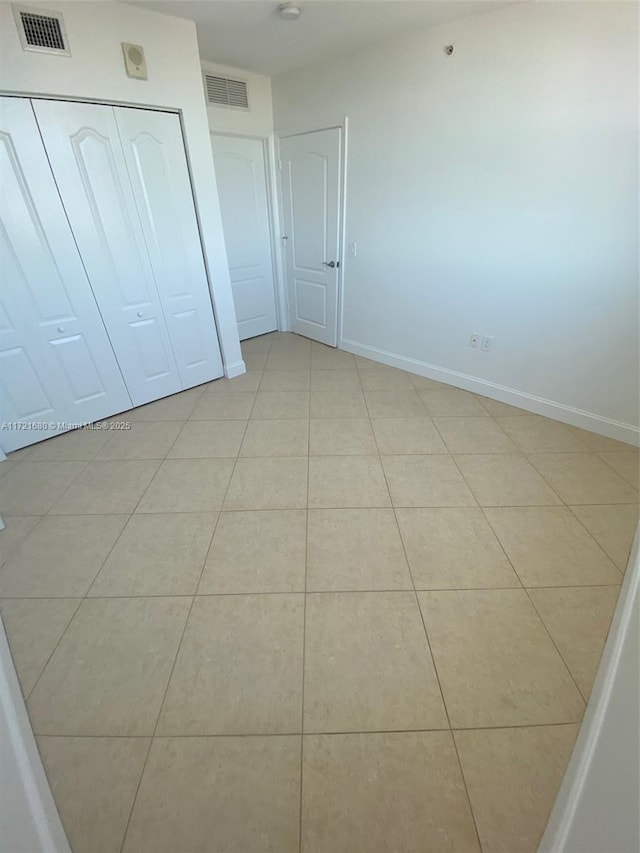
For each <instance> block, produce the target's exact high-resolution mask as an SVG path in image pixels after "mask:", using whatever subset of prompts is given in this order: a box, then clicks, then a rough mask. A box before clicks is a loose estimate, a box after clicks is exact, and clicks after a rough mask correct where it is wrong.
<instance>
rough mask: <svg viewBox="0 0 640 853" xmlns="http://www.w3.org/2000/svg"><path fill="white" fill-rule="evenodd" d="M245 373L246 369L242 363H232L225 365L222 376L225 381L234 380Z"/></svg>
mask: <svg viewBox="0 0 640 853" xmlns="http://www.w3.org/2000/svg"><path fill="white" fill-rule="evenodd" d="M246 372H247V367H246V365H245V363H244V361H234V362H233V364H225V366H224V375H225V376H226V377H227V379H235V377H236V376H242V374H243V373H246Z"/></svg>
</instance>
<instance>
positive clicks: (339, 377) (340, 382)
mask: <svg viewBox="0 0 640 853" xmlns="http://www.w3.org/2000/svg"><path fill="white" fill-rule="evenodd" d="M311 390H312V391H360V390H361V385H360V377H359V375H358V371H357V370H312V371H311Z"/></svg>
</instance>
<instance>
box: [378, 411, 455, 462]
mask: <svg viewBox="0 0 640 853" xmlns="http://www.w3.org/2000/svg"><path fill="white" fill-rule="evenodd" d="M371 423H372V425H373V431H374V433H375V436H376V441H377V443H378V448H379V450H380V453H386V454H389V455H391V454H397V453H400V454H416V453H446V452H447V448H446V446H445V443H444V441H443V440H442V438H441V437H440V434H439V432H438V430H437V429H436V428H435V426H434V424H433V421H432V420H431V418H374V419H372V421H371Z"/></svg>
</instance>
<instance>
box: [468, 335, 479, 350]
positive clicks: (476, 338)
mask: <svg viewBox="0 0 640 853" xmlns="http://www.w3.org/2000/svg"><path fill="white" fill-rule="evenodd" d="M479 344H480V335H471V337H470V338H469V346H470V347H477V346H478V345H479Z"/></svg>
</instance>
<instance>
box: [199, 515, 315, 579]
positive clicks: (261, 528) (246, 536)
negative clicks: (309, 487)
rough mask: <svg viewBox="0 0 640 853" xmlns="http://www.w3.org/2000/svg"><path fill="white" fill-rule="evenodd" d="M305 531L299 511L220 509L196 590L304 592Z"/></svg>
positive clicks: (304, 520) (304, 523) (303, 518)
mask: <svg viewBox="0 0 640 853" xmlns="http://www.w3.org/2000/svg"><path fill="white" fill-rule="evenodd" d="M306 530H307V526H306V513H305V511H304V510H301V509H293V510H276V511H269V510H260V511H258V512H223V513H222V514H221V515H220V518H219V520H218V526H217V527H216V532H215V535H214V537H213V542H212V543H211V550H210V551H209V556H208V557H207V562H206V565H205V569H204V572H203V574H202V579H201V581H200V586H199V587H198V594H199V595H210V594H214V593H243V592H244V593H250V592H304V572H305V548H306Z"/></svg>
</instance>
